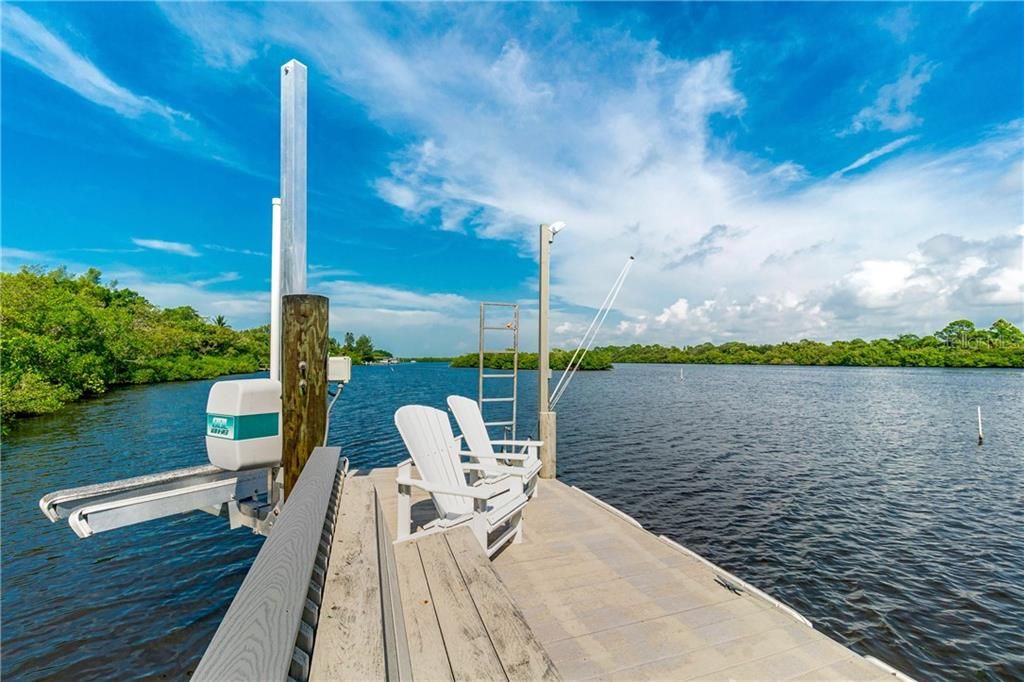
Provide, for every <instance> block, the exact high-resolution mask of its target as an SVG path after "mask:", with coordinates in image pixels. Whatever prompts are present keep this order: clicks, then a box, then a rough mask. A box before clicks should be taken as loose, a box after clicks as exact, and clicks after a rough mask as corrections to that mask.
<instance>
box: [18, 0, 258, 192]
mask: <svg viewBox="0 0 1024 682" xmlns="http://www.w3.org/2000/svg"><path fill="white" fill-rule="evenodd" d="M0 11H2V12H3V33H2V37H3V40H2V41H0V48H2V50H3V51H4V52H6V53H7V54H9V55H11V56H12V57H14V58H16V59H19V60H21V61H22V62H24V63H25V64H27V65H29V66H30V67H32V68H34V69H36V70H38V71H39V72H40V73H42V74H44V75H46V76H47V77H49V78H51V79H53V80H54V81H56V82H58V83H60V84H62V85H64V86H65V87H67V88H69V89H71V90H72V91H74V92H75V93H77V94H78V95H80V96H81V97H83V98H85V99H87V100H89V101H90V102H93V103H94V104H96V105H98V106H101V107H104V108H106V109H109V110H111V111H113V112H115V113H117V114H118V115H120V116H121V117H123V118H124V119H125V120H126V121H127V122H128V124H129V125H130V127H131V129H132V130H134V131H135V132H136V133H138V134H140V135H142V136H144V137H146V138H149V139H150V140H152V141H153V142H155V143H157V144H160V145H162V146H164V147H170V148H173V149H176V150H178V151H182V152H186V153H190V154H194V155H196V156H202V157H206V158H210V159H213V160H215V161H218V162H221V163H224V164H225V165H228V166H231V167H234V168H236V169H238V170H242V171H246V172H249V171H248V170H247V168H246V166H245V164H243V163H242V162H241V160H240V159H241V158H242V157H241V155H240V154H239V152H238V151H237V150H236V149H234V148H233V147H232V146H230V145H228V144H227V143H225V142H224V140H223V139H222V138H221V137H220V136H219V135H217V134H216V133H215V132H214V131H212V130H210V129H208V128H206V127H205V126H203V125H202V124H201V123H199V122H198V121H197V120H195V119H194V118H193V117H192V116H191V115H190V114H188V113H186V112H184V111H179V110H177V109H175V108H174V107H172V106H170V105H168V104H166V103H164V102H160V101H159V100H157V99H154V98H152V97H149V96H146V95H141V94H138V93H136V92H133V91H132V90H131V89H129V88H128V87H125V86H124V85H122V84H120V83H117V82H115V81H114V80H113V79H112V78H110V77H109V76H108V75H107V74H105V73H104V72H103V71H102V70H101V69H100V68H99V67H97V66H96V64H95V63H93V61H92V60H90V59H89V58H88V57H87V56H86V55H84V54H81V53H79V52H76V51H75V50H74V49H73V48H72V47H71V46H70V45H69V44H68V43H67V42H66V41H64V40H63V39H62V38H60V37H59V36H58V35H57V34H56V33H54V32H53V31H51V30H50V29H49V28H47V27H46V26H45V25H44V24H43V23H42V22H40V21H38V20H37V19H35V18H33V17H32V16H30V15H29V14H28V13H27V12H25V11H24V10H23V9H21V8H20V7H17V6H14V5H11V4H9V3H5V4H4V5H3V8H2V10H0Z"/></svg>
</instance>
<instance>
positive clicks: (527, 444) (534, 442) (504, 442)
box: [491, 440, 544, 448]
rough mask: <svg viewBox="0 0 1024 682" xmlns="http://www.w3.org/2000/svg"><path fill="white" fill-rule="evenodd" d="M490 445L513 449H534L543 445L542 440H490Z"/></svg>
mask: <svg viewBox="0 0 1024 682" xmlns="http://www.w3.org/2000/svg"><path fill="white" fill-rule="evenodd" d="M491 445H511V446H513V447H516V446H519V447H529V448H532V447H536V446H538V445H544V441H542V440H492V441H491Z"/></svg>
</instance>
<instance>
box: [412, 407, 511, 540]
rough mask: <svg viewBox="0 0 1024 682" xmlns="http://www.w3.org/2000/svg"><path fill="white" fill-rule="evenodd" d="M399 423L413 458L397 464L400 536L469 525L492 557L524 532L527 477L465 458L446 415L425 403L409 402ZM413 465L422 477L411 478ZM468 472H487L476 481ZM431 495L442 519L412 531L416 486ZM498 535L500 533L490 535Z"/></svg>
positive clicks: (425, 533) (439, 517) (417, 535)
mask: <svg viewBox="0 0 1024 682" xmlns="http://www.w3.org/2000/svg"><path fill="white" fill-rule="evenodd" d="M395 425H396V426H397V427H398V432H399V433H400V434H402V440H403V441H404V442H405V447H406V449H408V451H409V454H410V455H411V456H412V458H411V459H407V460H405V461H404V462H401V463H400V464H399V465H398V479H397V484H398V540H397V542H402V541H403V540H410V539H413V538H416V537H421V536H423V535H427V534H430V533H437V532H443V531H445V530H448V529H449V528H454V527H456V526H461V525H464V524H465V525H468V526H469V527H470V528H472V530H473V534H474V535H475V536H476V538H477V540H478V541H479V542H480V546H481V547H483V548H484V551H485V552H486V553H487V556H489V557H490V556H492V555H493V554H494V553H495V552H497V551H498V550H499V549H500V548H501V547H502V546H504V545H505V544H506V543H507V542H509V541H513V540H518V539H520V538H521V536H522V525H523V507H525V506H526V502H527V497H526V495H525V494H524V493H523V479H522V477H521V476H517V475H513V474H511V473H510V470H511V468H510V467H502V466H498V465H496V464H479V463H473V462H463V461H462V459H461V457H460V454H459V446H458V442H459V441H458V439H456V438H455V434H454V433H452V427H451V423H450V422H449V421H448V415H447V414H446V413H445V412H442V411H441V410H437V409H434V408H432V407H426V406H423V405H406V406H405V407H401V408H399V409H398V411H397V412H395ZM414 463H415V465H416V470H417V472H418V473H419V476H420V478H413V477H412V465H413V464H414ZM467 472H478V473H480V474H482V475H483V476H485V478H482V479H480V480H478V481H477V482H476V483H474V484H470V483H469V482H468V481H467V479H466V474H467ZM414 487H416V488H420V489H421V490H425V491H426V492H428V493H430V497H431V499H432V500H433V502H434V507H435V509H436V510H437V514H438V518H437V519H435V520H433V521H431V522H430V523H428V524H427V525H426V526H424V527H423V529H421V530H419V531H417V532H416V533H413V532H412V488H414ZM496 533H497V537H495V538H494V539H491V536H493V535H495V534H496Z"/></svg>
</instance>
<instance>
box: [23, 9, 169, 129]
mask: <svg viewBox="0 0 1024 682" xmlns="http://www.w3.org/2000/svg"><path fill="white" fill-rule="evenodd" d="M3 17H4V32H3V37H4V40H3V50H4V52H7V53H8V54H10V55H11V56H13V57H16V58H18V59H20V60H22V61H24V62H26V63H27V64H29V65H30V66H32V67H34V68H36V69H38V70H39V71H42V72H43V73H45V74H46V75H47V76H49V77H50V78H52V79H53V80H55V81H57V82H58V83H61V84H62V85H65V86H67V87H69V88H71V89H72V90H74V91H75V92H77V93H78V94H79V95H81V96H82V97H84V98H86V99H88V100H90V101H92V102H95V103H96V104H99V105H100V106H103V107H107V108H108V109H113V110H114V111H116V112H117V113H119V114H121V115H122V116H127V117H129V118H139V117H140V116H142V115H143V114H146V113H153V114H157V115H159V116H164V117H173V116H174V115H175V114H177V113H178V112H175V111H174V110H173V109H171V108H169V107H167V106H165V105H163V104H160V103H159V102H157V101H156V100H153V99H151V98H148V97H142V96H140V95H136V94H135V93H133V92H131V91H130V90H128V89H127V88H124V87H122V86H120V85H118V84H117V83H115V82H114V81H112V80H111V79H110V78H108V77H107V76H106V74H104V73H103V72H102V71H100V70H99V69H98V68H97V67H96V65H95V64H93V63H92V62H91V61H89V60H88V59H86V58H85V57H83V56H82V55H79V54H78V53H76V52H75V51H74V50H72V49H71V48H70V47H69V46H68V44H67V43H65V42H64V41H62V40H61V39H60V38H58V37H57V36H56V35H54V34H53V33H51V32H50V31H49V30H47V28H46V27H45V26H43V25H42V24H41V23H39V22H38V21H36V20H35V19H33V18H32V17H30V16H29V15H28V14H27V13H25V12H24V11H23V10H22V9H20V8H18V7H16V6H13V5H5V6H4V9H3Z"/></svg>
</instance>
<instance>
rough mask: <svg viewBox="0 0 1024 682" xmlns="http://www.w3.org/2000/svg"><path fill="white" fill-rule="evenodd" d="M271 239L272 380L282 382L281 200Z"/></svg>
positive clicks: (275, 204) (275, 208) (276, 207)
mask: <svg viewBox="0 0 1024 682" xmlns="http://www.w3.org/2000/svg"><path fill="white" fill-rule="evenodd" d="M270 225H271V228H270V229H271V239H270V378H271V379H274V380H275V381H281V200H280V199H274V200H273V202H272V207H271V219H270Z"/></svg>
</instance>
